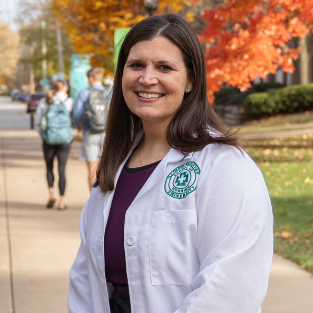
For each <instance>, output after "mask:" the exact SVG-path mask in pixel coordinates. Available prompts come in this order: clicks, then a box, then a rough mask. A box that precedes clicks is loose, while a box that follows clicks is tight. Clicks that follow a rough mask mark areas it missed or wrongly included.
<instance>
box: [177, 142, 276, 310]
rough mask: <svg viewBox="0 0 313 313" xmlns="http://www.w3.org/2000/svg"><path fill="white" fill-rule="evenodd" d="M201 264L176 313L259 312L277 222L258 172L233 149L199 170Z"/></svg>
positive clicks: (198, 202) (198, 206)
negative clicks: (273, 217) (190, 289)
mask: <svg viewBox="0 0 313 313" xmlns="http://www.w3.org/2000/svg"><path fill="white" fill-rule="evenodd" d="M196 193H197V194H196V209H197V215H198V233H197V242H196V248H197V251H198V257H199V261H200V269H199V273H198V275H196V277H195V278H194V280H193V284H192V289H193V291H192V292H191V293H190V294H189V295H188V296H187V297H186V298H185V299H184V300H183V301H182V303H181V306H180V307H179V308H178V309H177V310H176V311H175V313H187V312H188V313H203V312H207V313H257V312H260V311H259V308H260V306H261V304H262V302H263V300H264V298H265V295H266V291H267V285H268V278H269V272H270V267H271V263H272V256H273V219H272V208H271V203H270V199H269V195H268V191H267V188H266V185H265V182H264V179H263V176H262V174H261V172H260V170H259V169H258V168H257V166H256V165H255V163H254V162H253V161H252V160H251V159H250V157H249V156H248V155H246V154H245V155H242V154H241V153H240V152H239V151H237V149H235V148H228V149H225V151H224V152H223V153H221V154H218V155H217V156H216V157H215V158H214V161H213V162H211V163H210V164H209V165H207V166H205V167H204V168H202V169H201V173H200V175H199V181H198V186H197V190H196Z"/></svg>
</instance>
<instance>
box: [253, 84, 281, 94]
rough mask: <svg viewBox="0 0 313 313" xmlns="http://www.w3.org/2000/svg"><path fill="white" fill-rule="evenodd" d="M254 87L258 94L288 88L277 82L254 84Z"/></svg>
mask: <svg viewBox="0 0 313 313" xmlns="http://www.w3.org/2000/svg"><path fill="white" fill-rule="evenodd" d="M252 86H253V89H254V90H255V91H257V92H264V91H267V90H268V89H279V88H283V87H286V85H284V84H281V83H277V82H269V83H260V84H253V85H252Z"/></svg>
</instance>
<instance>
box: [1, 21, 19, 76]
mask: <svg viewBox="0 0 313 313" xmlns="http://www.w3.org/2000/svg"><path fill="white" fill-rule="evenodd" d="M0 42H1V50H0V80H1V81H2V82H6V81H8V80H9V79H10V78H13V76H14V74H15V69H16V64H17V61H18V58H19V50H18V46H19V36H18V34H17V33H15V32H13V31H12V30H11V28H10V27H9V26H8V25H7V24H5V23H3V22H1V21H0Z"/></svg>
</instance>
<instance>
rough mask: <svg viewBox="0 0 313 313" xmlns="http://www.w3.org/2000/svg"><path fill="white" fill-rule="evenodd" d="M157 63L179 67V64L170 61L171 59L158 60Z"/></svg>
mask: <svg viewBox="0 0 313 313" xmlns="http://www.w3.org/2000/svg"><path fill="white" fill-rule="evenodd" d="M155 63H156V64H166V65H170V66H172V67H175V68H178V65H177V64H176V63H174V62H172V61H169V60H160V61H157V62H155Z"/></svg>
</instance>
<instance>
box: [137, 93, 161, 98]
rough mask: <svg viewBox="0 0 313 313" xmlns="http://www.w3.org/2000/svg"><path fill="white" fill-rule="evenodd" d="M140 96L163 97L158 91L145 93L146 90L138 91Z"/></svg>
mask: <svg viewBox="0 0 313 313" xmlns="http://www.w3.org/2000/svg"><path fill="white" fill-rule="evenodd" d="M138 96H139V97H141V98H146V99H151V98H160V97H162V95H160V94H157V93H144V92H138Z"/></svg>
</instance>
